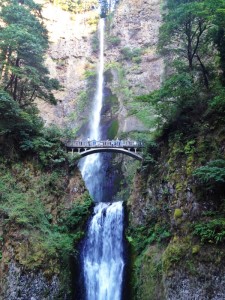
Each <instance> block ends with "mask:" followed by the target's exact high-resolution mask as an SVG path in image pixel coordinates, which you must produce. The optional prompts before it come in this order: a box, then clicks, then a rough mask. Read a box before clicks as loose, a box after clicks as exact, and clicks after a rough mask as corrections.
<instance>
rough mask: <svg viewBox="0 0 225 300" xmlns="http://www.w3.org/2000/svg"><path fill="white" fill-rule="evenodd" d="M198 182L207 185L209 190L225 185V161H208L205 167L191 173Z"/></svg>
mask: <svg viewBox="0 0 225 300" xmlns="http://www.w3.org/2000/svg"><path fill="white" fill-rule="evenodd" d="M193 175H194V176H195V177H196V178H198V180H199V181H200V182H201V183H203V184H207V185H209V186H210V187H211V188H212V187H215V186H216V185H223V184H224V183H225V160H223V159H218V160H213V161H210V162H208V163H207V164H206V166H203V167H200V168H198V169H196V170H195V171H194V172H193Z"/></svg>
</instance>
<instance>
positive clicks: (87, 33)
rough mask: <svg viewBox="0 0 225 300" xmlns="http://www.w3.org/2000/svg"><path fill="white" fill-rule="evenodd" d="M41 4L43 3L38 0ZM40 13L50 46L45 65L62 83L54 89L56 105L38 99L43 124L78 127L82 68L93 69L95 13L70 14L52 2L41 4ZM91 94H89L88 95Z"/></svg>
mask: <svg viewBox="0 0 225 300" xmlns="http://www.w3.org/2000/svg"><path fill="white" fill-rule="evenodd" d="M39 2H41V3H42V4H43V3H44V2H43V1H42V0H40V1H39ZM43 17H44V18H45V24H46V28H47V30H48V32H49V38H50V47H49V50H48V54H47V58H46V65H47V67H48V69H49V71H50V75H51V76H52V77H54V78H57V79H58V80H59V82H60V84H61V86H62V89H61V90H60V91H56V92H55V97H56V99H57V100H58V104H57V105H56V106H52V105H49V104H47V103H45V102H42V101H38V102H37V103H38V108H39V109H40V111H41V116H42V118H43V119H44V120H45V122H46V124H51V123H54V124H57V125H59V126H64V127H65V126H68V127H72V128H75V127H78V128H79V127H80V126H81V125H82V124H83V121H84V120H86V119H85V115H86V113H85V111H86V109H88V108H89V105H90V103H89V101H90V99H89V96H88V95H87V90H88V88H90V87H88V82H87V80H86V77H85V72H86V71H90V70H91V71H94V69H95V67H96V56H97V53H95V52H93V51H92V45H91V43H92V39H93V38H94V34H95V32H96V27H97V22H98V14H97V12H96V11H94V10H93V11H86V12H83V13H80V14H71V13H69V12H66V11H64V10H62V9H61V8H60V7H57V6H54V5H53V4H49V3H48V4H46V3H45V4H44V6H43ZM92 96H93V95H92Z"/></svg>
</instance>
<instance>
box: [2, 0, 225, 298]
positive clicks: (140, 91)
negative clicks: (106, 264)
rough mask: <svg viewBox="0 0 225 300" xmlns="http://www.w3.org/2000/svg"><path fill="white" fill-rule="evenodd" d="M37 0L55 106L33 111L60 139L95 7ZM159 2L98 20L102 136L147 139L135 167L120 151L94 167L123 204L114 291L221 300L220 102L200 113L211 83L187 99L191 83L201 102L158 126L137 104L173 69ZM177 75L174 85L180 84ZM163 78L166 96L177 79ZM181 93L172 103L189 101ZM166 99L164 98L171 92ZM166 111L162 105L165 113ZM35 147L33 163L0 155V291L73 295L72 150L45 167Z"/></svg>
mask: <svg viewBox="0 0 225 300" xmlns="http://www.w3.org/2000/svg"><path fill="white" fill-rule="evenodd" d="M36 2H37V3H40V4H42V5H43V9H42V15H43V17H44V24H45V26H46V28H47V30H48V34H49V40H50V45H49V48H48V51H47V55H46V60H45V61H46V66H47V67H48V69H49V71H50V75H51V76H52V77H54V78H56V79H57V80H58V81H59V83H60V89H59V90H57V91H54V96H55V97H56V99H57V104H56V105H54V106H53V105H51V104H50V103H47V102H44V101H42V100H40V99H38V100H36V104H37V107H38V109H39V110H40V115H41V117H42V118H43V120H44V122H45V126H46V127H48V126H50V125H51V126H52V125H57V126H59V128H61V129H62V130H66V131H67V132H68V133H69V134H68V136H69V137H70V138H75V137H76V138H77V137H78V138H82V137H83V136H86V132H87V129H88V115H89V112H90V109H91V105H92V101H93V97H94V94H95V91H96V77H97V75H96V66H97V64H98V50H99V49H98V36H97V26H98V20H99V14H98V12H97V11H96V9H95V5H96V3H94V1H93V4H92V5H91V6H88V8H87V9H84V10H83V11H82V12H80V11H79V12H77V13H72V12H70V11H68V10H67V11H66V10H65V9H62V7H60V5H59V4H57V3H51V2H50V1H42V0H37V1H36ZM54 2H55V1H54ZM167 2H168V3H170V1H167ZM167 2H166V3H167ZM172 2H173V1H171V3H172ZM175 2H176V1H175ZM166 3H165V2H164V1H161V0H121V1H120V2H118V3H117V5H116V8H115V10H114V11H113V12H111V13H109V15H108V16H107V18H106V30H105V52H104V60H105V68H104V103H103V108H102V111H101V123H102V124H101V125H102V128H103V131H104V132H103V135H104V136H105V138H109V139H116V138H120V139H130V138H131V139H135V140H136V139H137V140H142V139H143V140H144V142H145V145H146V147H145V150H144V153H143V161H142V162H141V163H139V162H135V161H133V160H132V159H130V158H127V157H124V156H123V155H111V154H110V155H109V156H105V157H104V160H105V165H107V164H109V161H110V162H111V163H112V164H111V165H107V167H106V169H104V174H106V178H107V180H108V182H107V184H108V186H110V191H111V192H112V194H113V196H112V200H115V199H120V200H125V204H124V205H125V210H126V217H125V219H126V220H125V226H126V228H125V240H126V241H125V244H126V249H127V261H126V277H125V281H126V282H125V284H124V285H125V288H126V289H127V292H125V293H124V295H125V296H124V297H125V298H124V299H126V297H128V298H129V299H137V300H154V299H157V300H159V299H160V300H161V299H162V300H164V299H168V300H178V299H199V300H201V299H207V300H222V299H223V298H224V297H225V288H224V286H225V285H224V284H225V279H224V278H225V268H224V265H223V261H224V258H225V250H224V236H225V234H224V232H225V225H224V224H225V221H224V212H225V206H224V196H225V191H224V180H225V179H224V173H223V172H224V168H225V164H224V158H225V138H224V110H223V109H224V108H221V107H219V109H218V107H216V106H215V107H216V109H214V108H213V106H212V105H211V106H210V104H209V106H208V107H207V109H205V106H204V103H203V104H202V102H203V101H201V97H202V95H203V94H204V95H205V94H207V95H208V94H210V96H211V95H212V94H213V91H210V92H208V90H207V92H206V91H205V90H204V91H203V92H201V93H200V95H198V94H197V92H196V90H195V91H194V93H193V94H192V95H191V97H192V99H194V98H195V95H197V96H196V97H197V98H198V102H199V103H200V104H201V106H200V107H199V108H198V109H196V112H193V110H192V108H193V107H194V104H193V103H191V108H190V107H189V106H188V108H187V111H185V113H183V111H182V109H180V111H181V113H180V114H181V115H182V114H184V115H185V118H184V121H183V119H182V121H180V119H179V117H180V115H179V113H177V112H175V116H176V117H177V119H175V121H174V120H172V121H171V123H169V125H167V124H166V118H167V115H166V113H165V112H164V111H163V112H164V115H163V118H162V122H161V124H164V123H165V124H166V126H165V127H164V128H163V130H161V131H160V130H159V128H160V126H162V125H158V124H157V120H158V119H157V113H156V109H155V108H153V106H151V105H149V103H148V99H147V100H146V98H144V101H142V102H140V100H138V99H140V98H139V97H142V95H152V94H151V93H153V95H154V91H156V93H157V91H158V90H159V91H160V88H161V87H162V86H163V84H164V82H165V78H167V77H169V78H170V76H171V77H172V75H171V74H172V73H173V70H174V68H175V67H174V66H173V67H171V65H169V64H168V61H169V62H171V61H173V59H171V55H168V54H167V53H163V52H162V51H161V52H160V50H159V46H158V45H159V39H160V34H162V33H160V32H161V31H160V27H161V26H162V24H163V22H165V17H164V12H165V11H167V10H169V8H168V7H167V8H165V5H166ZM215 51H217V50H215ZM218 53H219V52H218ZM174 60H175V59H174ZM177 65H178V63H177ZM182 67H183V66H180V65H179V68H180V69H182ZM180 69H179V70H180ZM198 70H199V66H198ZM215 73H216V72H215ZM217 73H222V71H221V72H217ZM193 78H194V79H196V78H198V74H197V75H196V74H195V75H194V76H193ZM182 80H183V78H182ZM187 81H188V80H187V79H186V78H185V80H183V81H182V85H181V89H182V90H184V89H185V84H186V82H187ZM188 84H189V85H188V89H189V90H190V89H191V88H192V85H191V84H190V83H189V82H188ZM169 86H172V87H173V88H172V89H171V90H172V92H174V94H175V96H174V98H175V97H176V96H177V94H176V93H177V89H176V81H172V82H171V83H170V84H169ZM197 90H200V88H199V86H198V87H197ZM165 94H166V91H163V92H162V93H161V94H160V96H159V98H160V99H164V98H163V97H165ZM177 97H178V98H179V95H178V96H177ZM185 97H186V95H185V96H184V101H183V102H182V105H183V107H186V106H185V105H186V103H187V102H188V101H189V100H188V99H189V98H188V97H186V98H185ZM215 97H216V96H215ZM168 98H169V100H171V98H172V100H174V98H173V97H171V92H170V93H169V97H168ZM221 101H222V100H221ZM161 102H163V101H162V100H160V101H159V107H160V105H161ZM153 104H154V101H153ZM170 107H171V104H170V103H169V101H168V104H167V107H166V109H165V108H164V109H165V110H166V112H167V111H169V110H170ZM202 107H204V108H202ZM160 109H161V107H160ZM204 109H205V110H204ZM160 112H161V111H160ZM158 115H160V113H158ZM186 115H188V118H190V119H192V120H193V123H191V121H190V120H189V119H188V118H186ZM182 116H183V115H182ZM199 116H200V117H199ZM171 119H172V118H171ZM177 120H178V121H177ZM63 138H64V137H61V138H60V142H61V141H62V140H63ZM54 141H55V140H54ZM39 143H40V141H39ZM44 143H46V141H44ZM1 144H2V142H1V141H0V146H1ZM47 145H48V144H47ZM50 147H52V146H49V148H50ZM53 147H54V149H55V145H54V146H53ZM60 147H63V146H62V145H61V146H60ZM51 149H52V148H51ZM60 149H61V148H60ZM64 150H65V149H64ZM13 151H14V152H15V150H14V149H13V150H12V151H11V152H12V153H13ZM57 151H58V150H57ZM60 151H61V150H60ZM45 152H46V153H47V154H48V146H47V147H46V148H44V150H43V153H45ZM43 153H42V152H41V155H40V157H41V159H40V157H39V158H37V155H35V156H32V155H30V154H29V155H27V156H26V155H22V158H21V157H19V156H16V158H14V160H11V157H12V156H13V154H11V157H10V159H9V158H8V159H5V158H4V156H3V157H2V158H1V161H0V169H1V181H0V184H1V185H0V197H1V198H0V199H1V200H2V201H3V202H2V203H1V207H0V246H1V260H0V264H1V268H0V278H1V279H0V299H9V300H14V299H21V300H22V299H23V300H25V299H32V300H35V299H78V298H77V297H79V298H80V299H82V295H81V294H82V293H81V294H80V291H79V292H78V290H79V287H78V285H79V283H80V282H79V281H80V277H79V268H80V266H79V255H78V252H79V250H80V242H81V241H82V238H83V237H84V235H85V232H86V229H87V224H88V218H89V217H90V216H91V214H92V200H91V198H90V195H89V194H88V192H87V190H86V187H85V184H84V182H83V179H82V178H81V175H80V171H79V170H78V166H77V161H76V157H75V159H74V160H73V159H71V157H69V156H67V154H63V155H64V156H63V160H62V161H60V160H59V161H57V159H58V156H57V159H55V157H53V158H52V156H51V154H49V157H48V160H49V161H51V162H52V161H54V159H55V161H54V163H55V164H52V163H51V164H49V163H48V162H46V161H45V160H47V158H45V156H44V154H43ZM60 153H61V152H60ZM47 154H46V156H47ZM43 157H44V158H43ZM77 158H79V157H77ZM42 160H43V161H44V162H45V164H44V167H43V165H41V164H40V161H41V162H43V161H42ZM202 167H203V168H205V169H201V168H202ZM102 172H103V171H102ZM211 173H213V175H212V174H211ZM199 174H200V175H199ZM204 176H205V177H204ZM207 176H208V177H207ZM213 176H214V177H213ZM206 177H207V178H206ZM218 177H219V178H218ZM208 178H209V179H208ZM107 184H106V186H107ZM21 199H23V201H22V202H21ZM110 199H111V198H110ZM21 203H22V204H21ZM78 294H79V296H78ZM128 298H127V299H128Z"/></svg>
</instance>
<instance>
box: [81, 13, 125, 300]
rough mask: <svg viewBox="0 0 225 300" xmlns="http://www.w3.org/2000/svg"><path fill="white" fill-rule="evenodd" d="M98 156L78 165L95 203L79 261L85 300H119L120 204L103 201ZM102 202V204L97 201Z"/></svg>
mask: <svg viewBox="0 0 225 300" xmlns="http://www.w3.org/2000/svg"><path fill="white" fill-rule="evenodd" d="M104 26H105V20H104V19H103V18H101V19H100V22H99V43H100V45H99V46H100V52H99V68H98V84H97V92H96V96H95V98H94V103H93V109H92V115H91V119H90V132H89V138H90V140H99V139H101V130H100V121H101V109H102V104H103V85H104V77H103V72H104ZM101 166H102V160H101V155H100V154H94V155H89V156H87V157H86V158H85V159H83V160H82V162H81V173H82V176H83V178H84V181H85V183H86V186H87V188H88V190H89V192H90V194H91V195H92V197H93V198H94V201H95V202H96V203H97V204H96V206H95V208H94V216H93V218H92V220H91V222H90V225H89V228H88V234H87V238H86V240H85V242H84V247H83V252H82V259H83V275H84V286H85V299H86V300H121V294H122V281H123V269H124V261H123V205H122V202H114V203H111V204H110V203H106V201H107V199H103V194H102V190H101V187H102V183H103V180H107V178H103V176H102V174H101ZM101 201H103V202H101Z"/></svg>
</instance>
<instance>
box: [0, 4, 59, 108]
mask: <svg viewBox="0 0 225 300" xmlns="http://www.w3.org/2000/svg"><path fill="white" fill-rule="evenodd" d="M28 3H29V4H30V5H32V9H31V7H30V5H29V6H27V5H26V4H27V3H25V5H20V3H18V2H16V1H10V0H8V1H5V2H4V4H3V5H2V7H1V12H0V19H1V21H2V22H3V23H4V26H2V27H1V28H0V29H1V30H0V41H1V42H0V58H1V60H2V62H3V63H2V65H1V70H0V72H1V74H0V81H1V85H2V86H3V88H4V90H5V91H7V92H8V93H9V94H10V95H11V96H12V98H13V99H14V100H15V101H17V102H18V103H19V105H20V107H26V106H29V105H30V104H31V103H32V102H33V101H34V100H35V98H36V97H39V98H42V99H44V100H48V101H50V102H51V103H56V100H55V98H54V96H53V94H52V90H54V89H58V88H59V83H58V81H57V80H55V79H50V78H49V76H48V70H47V68H46V67H45V66H44V55H45V52H46V50H47V48H48V37H47V31H46V29H45V27H44V26H43V24H42V23H41V19H40V17H38V15H39V16H40V6H37V5H35V3H33V1H29V2H28ZM33 11H34V12H33ZM35 13H36V14H35Z"/></svg>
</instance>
